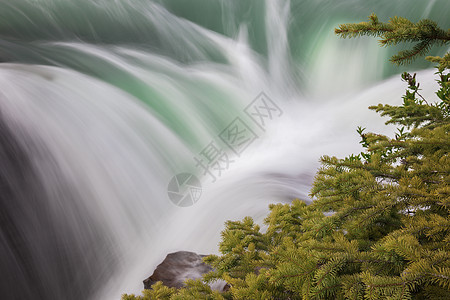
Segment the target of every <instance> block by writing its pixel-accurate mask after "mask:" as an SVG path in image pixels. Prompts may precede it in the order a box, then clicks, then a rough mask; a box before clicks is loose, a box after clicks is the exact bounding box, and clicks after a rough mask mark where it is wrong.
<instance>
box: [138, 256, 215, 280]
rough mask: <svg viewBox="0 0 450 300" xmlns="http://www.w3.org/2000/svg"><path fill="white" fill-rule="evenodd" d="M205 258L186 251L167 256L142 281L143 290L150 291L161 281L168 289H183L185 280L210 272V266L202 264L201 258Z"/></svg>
mask: <svg viewBox="0 0 450 300" xmlns="http://www.w3.org/2000/svg"><path fill="white" fill-rule="evenodd" d="M205 256H206V255H199V254H196V253H194V252H188V251H179V252H175V253H170V254H168V255H167V256H166V258H165V259H164V261H163V262H162V263H161V264H160V265H158V267H156V270H155V271H154V272H153V274H152V275H151V276H150V277H149V278H147V279H145V280H144V288H145V289H150V288H151V286H152V285H153V284H154V283H156V282H158V281H162V283H163V284H164V285H165V286H168V287H175V288H180V287H183V286H184V281H185V280H187V279H197V278H200V277H201V276H202V275H203V274H204V273H207V272H209V271H211V270H212V268H211V267H210V266H208V265H207V264H205V263H203V261H202V258H203V257H205Z"/></svg>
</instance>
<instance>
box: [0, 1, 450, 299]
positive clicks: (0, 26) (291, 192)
mask: <svg viewBox="0 0 450 300" xmlns="http://www.w3.org/2000/svg"><path fill="white" fill-rule="evenodd" d="M372 2H373V1H372ZM372 12H375V13H377V14H378V16H379V18H380V20H382V21H386V20H387V19H388V18H389V17H391V16H394V15H399V16H404V17H407V18H410V19H411V20H412V21H417V20H419V19H421V18H431V19H433V20H435V21H436V22H437V23H438V24H439V25H440V26H441V27H443V28H448V27H449V25H450V19H449V18H448V15H449V12H450V2H449V1H447V0H433V1H419V0H413V1H412V0H398V1H391V0H389V1H387V0H380V1H377V2H376V3H371V2H370V1H364V0H344V1H331V0H321V1H306V0H291V1H286V0H265V1H264V0H246V1H243V0H190V1H182V0H159V1H157V0H0V62H1V63H0V205H1V206H0V209H1V211H0V222H1V229H0V270H1V273H2V275H1V277H2V278H1V280H0V295H1V297H2V298H3V299H45V300H48V299H68V300H71V299H77V300H79V299H107V300H109V299H120V295H121V294H122V293H138V292H139V291H140V290H141V289H142V288H143V286H142V280H143V279H144V278H146V277H147V276H149V275H150V274H151V273H152V271H153V269H154V268H155V267H156V265H157V264H158V263H160V262H161V260H162V259H163V258H164V257H165V255H166V254H167V253H169V252H173V251H177V250H190V251H195V252H197V253H201V254H208V253H217V248H218V247H217V244H218V242H219V240H220V231H221V230H222V229H223V226H224V222H225V221H226V220H229V219H232V220H236V219H240V218H243V217H244V216H252V217H253V218H254V219H255V220H256V221H257V222H260V223H261V222H262V220H263V218H264V216H265V215H266V214H267V211H268V204H269V203H273V202H283V203H288V202H289V201H291V200H292V199H294V198H300V199H303V200H305V201H311V200H310V199H309V198H308V193H309V189H310V187H311V183H312V181H313V177H314V174H315V172H316V169H317V168H318V167H319V158H320V156H321V155H324V154H328V155H336V156H339V157H343V156H346V155H349V154H351V153H357V152H360V151H361V150H362V149H361V148H360V146H359V144H358V141H359V138H358V135H357V134H356V132H355V129H356V127H357V126H358V125H361V126H363V127H367V129H368V130H370V131H375V132H381V133H392V132H393V130H394V129H395V128H391V127H386V126H384V125H383V122H384V120H383V119H382V118H380V117H379V116H378V115H377V114H376V113H374V112H372V111H369V110H368V109H367V107H368V106H369V105H373V104H377V103H380V102H382V103H390V104H396V103H400V102H401V95H402V93H403V90H404V88H405V84H404V83H402V82H401V81H400V78H399V76H398V74H399V73H401V72H403V71H405V70H409V71H418V80H419V81H420V82H421V86H423V88H424V91H423V93H424V94H425V95H426V96H427V97H429V98H433V89H434V88H435V87H436V84H435V83H434V78H433V73H434V70H433V69H432V66H431V65H430V64H428V63H427V62H425V61H424V60H422V59H419V60H418V61H417V62H416V63H414V64H413V65H410V66H407V67H401V68H400V67H395V66H392V65H390V64H389V63H388V62H387V60H388V58H389V57H390V55H392V54H394V53H395V52H396V50H398V49H400V48H395V49H383V48H380V47H378V45H377V42H376V40H374V39H368V38H361V39H356V40H342V39H339V38H338V37H336V36H335V35H334V33H333V30H334V28H335V27H336V26H337V25H338V24H341V23H346V22H360V21H365V20H366V19H367V16H368V15H370V14H371V13H372ZM446 50H447V49H445V48H435V49H433V54H434V55H441V54H442V53H444V52H445V51H446ZM178 174H181V175H179V176H176V175H178ZM183 174H184V175H183ZM186 176H188V177H189V178H190V179H195V178H197V179H195V180H193V181H190V182H187V183H189V184H188V185H184V184H183V182H180V181H183V180H186V178H188V177H186ZM176 180H178V181H176ZM179 186H180V189H179V190H177V188H178V187H179ZM186 195H188V197H186ZM180 197H181V198H180Z"/></svg>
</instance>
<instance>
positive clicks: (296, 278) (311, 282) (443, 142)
mask: <svg viewBox="0 0 450 300" xmlns="http://www.w3.org/2000/svg"><path fill="white" fill-rule="evenodd" d="M336 32H337V34H340V35H341V36H343V37H354V36H360V35H374V36H381V37H382V38H383V39H382V44H383V45H391V44H396V43H398V42H402V41H414V42H417V43H418V44H417V45H416V46H415V47H414V48H413V49H412V50H408V51H405V52H400V53H399V54H398V55H397V56H395V57H394V58H393V61H394V62H396V63H403V62H408V61H410V60H411V59H412V58H414V57H416V56H417V55H422V54H425V52H426V51H425V50H428V48H429V46H430V45H431V44H433V43H448V42H449V31H447V32H445V31H443V30H441V29H439V28H438V27H437V25H436V24H435V23H433V22H432V21H428V20H424V21H420V22H418V23H416V24H413V23H412V22H410V21H408V20H406V19H403V18H398V17H395V18H393V19H391V20H390V21H389V23H381V22H379V21H378V18H377V17H376V16H375V15H372V16H370V22H368V23H360V24H345V25H341V26H340V28H339V29H337V30H336ZM428 59H429V60H431V61H434V62H436V63H438V72H437V76H438V80H437V81H438V84H439V89H438V91H437V92H436V96H437V97H436V99H425V98H424V97H422V95H421V94H420V89H419V83H417V81H416V76H415V74H414V75H411V74H408V73H404V74H402V79H403V80H404V81H405V82H406V84H407V89H406V93H405V95H404V96H403V104H402V105H401V106H391V105H382V104H379V105H376V106H372V107H370V109H372V110H375V111H377V112H379V113H380V114H381V115H382V116H387V117H388V118H389V119H388V121H387V122H386V123H388V124H396V125H397V126H398V132H397V133H396V134H395V136H394V137H388V136H385V135H380V134H375V133H366V132H365V129H364V128H358V130H357V132H358V133H359V134H360V136H361V144H362V146H363V148H364V151H363V152H361V153H360V154H358V155H351V156H349V157H346V158H344V159H339V158H336V157H328V156H324V157H322V159H321V162H322V167H321V168H320V169H319V170H318V172H317V175H316V177H315V181H314V184H313V187H312V190H311V197H312V198H313V199H314V201H313V203H312V204H310V205H306V204H305V203H304V202H302V201H300V200H294V201H293V202H292V203H291V204H284V205H283V204H274V205H271V206H270V214H269V215H268V216H267V218H266V219H265V223H266V225H267V227H268V228H267V230H266V231H265V232H262V231H261V230H260V228H259V226H258V225H257V224H255V223H254V222H253V220H252V219H251V218H249V217H247V218H245V219H244V220H242V221H236V222H234V221H233V222H232V221H229V222H227V224H226V229H225V230H224V231H223V233H222V242H221V243H220V249H219V250H220V252H221V255H220V256H216V255H211V256H209V257H207V258H205V261H206V262H207V263H209V264H210V265H211V266H212V267H213V268H214V269H215V270H214V271H213V272H211V273H208V274H206V275H205V276H204V278H203V280H196V281H189V282H188V284H187V287H186V288H183V289H179V290H175V289H170V288H167V287H164V286H162V284H160V283H158V284H155V285H153V290H147V291H144V295H143V296H137V297H136V296H133V295H131V296H128V295H124V296H123V298H122V299H123V300H138V299H139V300H149V299H449V297H450V215H449V212H450V197H449V196H450V187H449V182H450V175H449V174H450V157H449V148H450V140H449V138H448V137H449V135H448V134H449V130H450V123H449V113H450V107H449V106H450V74H449V54H448V53H447V54H446V55H445V56H444V57H443V58H440V57H429V58H428ZM217 279H222V280H225V281H226V282H227V283H228V285H229V287H230V288H229V290H227V291H226V292H221V293H219V292H217V291H211V289H210V288H209V286H208V285H207V283H210V282H213V281H215V280H217Z"/></svg>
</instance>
